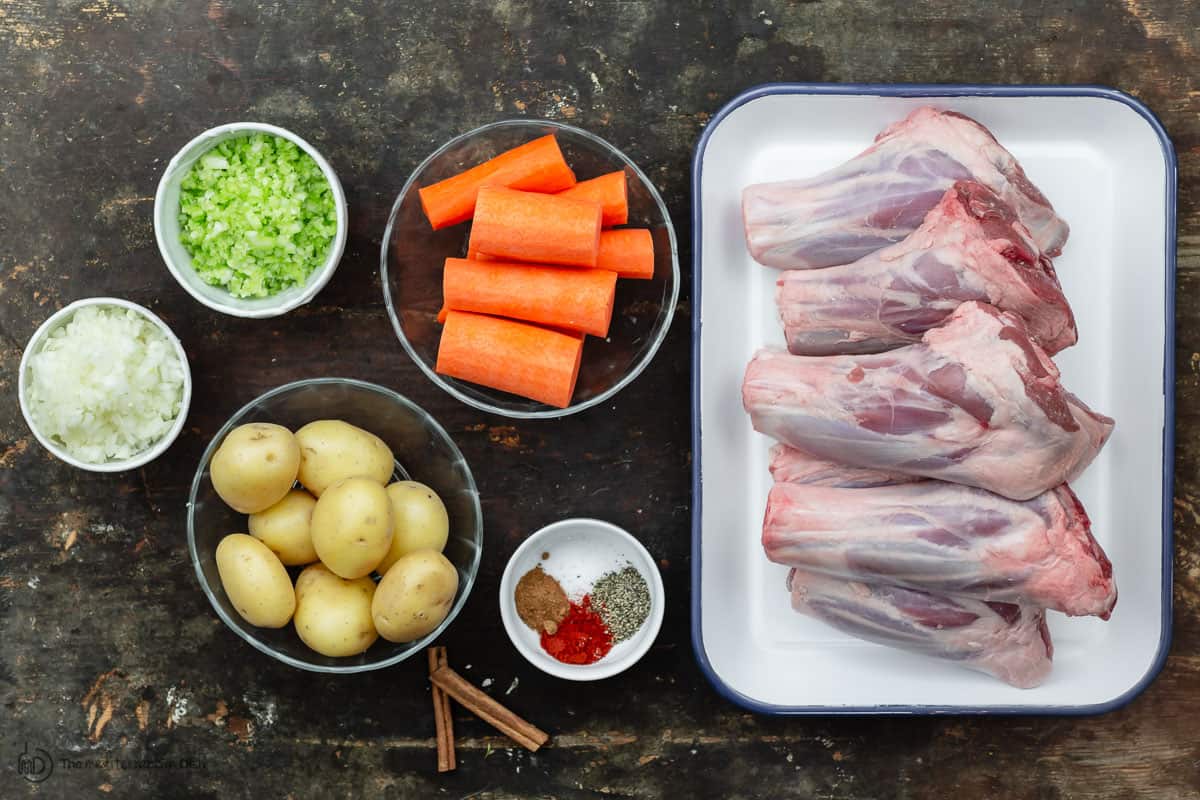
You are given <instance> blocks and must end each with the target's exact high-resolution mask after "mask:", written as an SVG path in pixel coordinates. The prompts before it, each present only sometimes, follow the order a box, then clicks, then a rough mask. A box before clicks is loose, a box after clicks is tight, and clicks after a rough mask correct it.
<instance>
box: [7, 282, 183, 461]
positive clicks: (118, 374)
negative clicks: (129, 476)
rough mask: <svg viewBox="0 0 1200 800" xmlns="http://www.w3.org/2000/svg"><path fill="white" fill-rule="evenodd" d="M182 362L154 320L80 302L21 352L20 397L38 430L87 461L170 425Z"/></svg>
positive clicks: (127, 454)
mask: <svg viewBox="0 0 1200 800" xmlns="http://www.w3.org/2000/svg"><path fill="white" fill-rule="evenodd" d="M183 381H184V372H183V364H182V363H181V362H180V360H179V356H178V354H176V352H175V347H174V345H173V344H172V342H171V341H170V339H168V338H167V336H166V334H165V333H163V331H162V329H160V328H159V327H158V326H157V325H155V324H154V323H153V322H151V321H150V320H149V319H147V318H146V317H145V316H143V315H142V314H139V313H138V312H136V311H134V310H132V309H127V308H122V307H119V306H85V307H84V308H81V309H79V310H78V311H76V312H75V314H73V315H72V316H71V318H70V319H69V320H68V321H67V322H66V323H65V324H64V325H61V326H60V327H58V328H55V329H54V330H52V331H50V333H49V335H48V336H47V337H46V339H45V340H44V342H43V344H42V346H41V348H40V349H39V350H38V351H37V352H36V353H35V354H34V355H33V356H32V357H31V358H30V359H29V366H28V372H27V374H26V389H25V400H26V403H27V405H28V408H29V410H30V415H31V416H32V418H33V423H34V425H35V426H36V427H37V429H38V432H39V433H41V434H42V435H43V436H45V437H47V438H49V439H51V440H52V441H54V442H55V443H56V444H58V445H60V446H61V447H62V448H63V449H64V450H65V451H66V452H67V453H69V454H70V455H71V456H73V457H75V458H77V459H79V460H80V461H84V462H86V463H89V464H100V463H103V462H105V461H123V460H125V459H127V458H132V457H133V456H136V455H138V454H139V453H142V452H145V451H146V450H148V449H149V448H150V447H152V446H153V445H154V444H155V443H156V442H157V441H158V440H160V439H161V438H162V437H163V436H164V435H166V434H167V432H168V431H170V429H171V426H172V425H173V424H174V422H175V419H176V417H177V416H178V415H179V411H180V406H181V405H182V403H183Z"/></svg>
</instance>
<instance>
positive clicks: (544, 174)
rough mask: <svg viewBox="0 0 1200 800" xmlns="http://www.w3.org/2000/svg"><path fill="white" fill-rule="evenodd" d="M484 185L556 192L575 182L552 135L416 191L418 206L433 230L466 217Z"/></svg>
mask: <svg viewBox="0 0 1200 800" xmlns="http://www.w3.org/2000/svg"><path fill="white" fill-rule="evenodd" d="M485 184H490V185H495V186H511V187H512V188H514V189H522V190H524V191H529V192H557V191H560V190H562V189H566V188H568V187H570V186H574V185H575V173H574V172H572V171H571V168H570V167H569V166H567V162H566V159H564V158H563V154H562V150H560V149H559V148H558V140H557V139H555V138H554V134H552V133H551V134H547V135H546V136H543V137H541V138H539V139H534V140H533V141H532V142H526V143H525V144H523V145H521V146H520V147H514V148H513V149H511V150H506V151H505V152H503V153H501V154H500V155H498V156H496V157H495V158H491V159H489V160H487V161H485V162H483V163H482V164H479V165H478V166H475V167H472V168H471V169H469V170H467V171H466V172H460V173H459V174H457V175H454V176H452V177H449V178H446V179H445V180H443V181H438V182H437V183H435V184H432V185H430V186H426V187H424V188H422V189H420V190H418V194H419V195H420V197H421V208H423V209H424V210H425V216H426V217H428V218H429V223H430V224H431V225H432V226H433V229H434V230H435V231H436V230H439V229H441V228H446V227H449V226H450V225H456V224H458V223H459V222H465V221H466V220H468V219H470V218H471V214H472V213H473V212H474V211H475V195H476V193H478V191H479V187H481V186H483V185H485Z"/></svg>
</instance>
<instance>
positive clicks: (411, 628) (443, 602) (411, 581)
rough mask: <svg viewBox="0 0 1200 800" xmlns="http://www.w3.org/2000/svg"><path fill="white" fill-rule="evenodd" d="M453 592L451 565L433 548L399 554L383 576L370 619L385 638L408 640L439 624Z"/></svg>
mask: <svg viewBox="0 0 1200 800" xmlns="http://www.w3.org/2000/svg"><path fill="white" fill-rule="evenodd" d="M457 592H458V571H457V570H456V569H454V565H453V564H451V563H450V562H449V561H448V560H447V559H446V557H445V556H444V555H442V554H441V553H439V552H437V551H436V550H418V551H416V552H415V553H409V554H408V555H406V556H401V557H400V559H399V560H397V561H396V563H395V564H393V565H392V568H391V569H389V570H388V571H387V573H386V574H385V575H384V576H383V580H381V581H380V582H379V587H378V588H377V589H376V590H375V599H374V600H373V601H372V602H371V619H372V620H374V622H375V629H376V630H377V631H379V635H380V636H382V637H383V638H385V639H387V640H388V641H389V642H411V641H412V640H413V639H419V638H421V637H422V636H424V635H425V634H427V633H429V632H430V631H432V630H433V629H434V628H436V627H437V626H438V625H441V624H442V620H444V619H445V618H446V615H447V614H449V613H450V606H451V605H453V604H454V595H455V594H457Z"/></svg>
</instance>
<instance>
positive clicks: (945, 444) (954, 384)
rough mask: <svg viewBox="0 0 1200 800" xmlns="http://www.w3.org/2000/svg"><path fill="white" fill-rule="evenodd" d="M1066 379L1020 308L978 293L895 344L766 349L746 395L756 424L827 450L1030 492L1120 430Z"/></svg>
mask: <svg viewBox="0 0 1200 800" xmlns="http://www.w3.org/2000/svg"><path fill="white" fill-rule="evenodd" d="M1058 377H1059V374H1058V368H1057V367H1055V365H1054V362H1053V361H1051V360H1050V358H1049V356H1047V355H1046V354H1045V352H1044V351H1042V349H1041V348H1040V347H1038V346H1037V345H1036V344H1034V343H1033V342H1031V341H1030V340H1029V335H1028V333H1027V332H1026V330H1025V325H1024V323H1022V322H1021V320H1020V318H1019V317H1017V316H1015V315H1013V314H1010V313H1007V312H1001V311H998V310H996V309H995V308H993V307H992V306H990V305H986V304H984V303H976V302H968V303H964V304H963V305H961V306H959V307H958V308H957V309H956V310H955V311H954V313H953V314H951V315H950V317H949V318H948V319H947V321H946V323H945V324H944V325H942V326H941V327H938V328H933V329H932V330H929V331H927V332H926V333H925V335H924V337H922V339H921V341H920V342H918V343H916V344H911V345H908V346H907V347H901V348H899V349H897V350H892V351H891V352H888V353H882V354H879V355H866V356H826V357H809V356H793V355H790V354H789V353H786V352H784V351H782V350H779V349H772V348H767V349H763V350H759V351H758V353H756V354H755V356H754V358H753V359H752V360H751V362H750V364H749V365H748V366H747V367H746V376H745V379H744V381H743V383H742V403H743V405H744V406H745V408H746V411H747V412H749V414H750V418H751V421H752V423H753V424H754V428H755V430H758V431H761V432H762V433H765V434H767V435H768V436H771V437H774V438H775V439H778V440H779V441H781V442H783V443H785V444H789V445H791V446H793V447H798V448H800V449H801V450H804V451H805V452H806V453H811V454H812V455H814V456H816V457H818V458H823V459H826V460H829V461H834V462H836V463H843V464H849V465H852V466H858V467H869V468H871V469H879V470H884V471H886V472H903V473H905V474H908V475H921V476H924V477H927V478H938V479H941V480H947V481H953V482H955V483H965V484H967V485H970V486H978V487H980V488H983V489H988V490H990V491H993V492H997V493H999V494H1002V495H1004V496H1006V497H1011V498H1013V499H1016V500H1028V499H1029V498H1031V497H1035V496H1037V495H1039V494H1041V493H1042V492H1044V491H1046V490H1047V489H1052V488H1054V487H1055V486H1058V485H1059V484H1060V483H1066V482H1068V481H1070V480H1071V479H1073V478H1075V477H1076V476H1077V475H1079V474H1080V473H1081V472H1082V471H1083V470H1084V469H1085V468H1086V467H1087V465H1088V464H1090V463H1091V461H1092V459H1093V458H1095V456H1096V454H1097V453H1098V452H1099V451H1100V448H1101V447H1103V446H1104V443H1105V441H1106V440H1107V439H1108V436H1109V434H1110V433H1111V432H1112V427H1113V421H1112V420H1111V419H1109V418H1108V417H1105V416H1103V415H1100V414H1097V413H1095V412H1093V411H1092V410H1091V409H1089V408H1088V407H1087V406H1086V405H1084V404H1083V402H1082V401H1080V400H1079V399H1078V398H1076V397H1075V396H1074V395H1072V394H1071V393H1070V392H1067V391H1066V390H1065V389H1063V388H1062V385H1061V384H1060V383H1059V381H1058Z"/></svg>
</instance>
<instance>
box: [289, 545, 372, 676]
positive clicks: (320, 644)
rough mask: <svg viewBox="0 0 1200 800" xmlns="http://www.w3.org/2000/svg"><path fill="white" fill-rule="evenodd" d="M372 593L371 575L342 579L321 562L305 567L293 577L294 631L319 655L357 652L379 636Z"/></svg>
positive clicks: (342, 655)
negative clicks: (376, 630)
mask: <svg viewBox="0 0 1200 800" xmlns="http://www.w3.org/2000/svg"><path fill="white" fill-rule="evenodd" d="M374 595H375V582H374V581H372V580H371V579H370V578H358V579H356V580H345V579H343V578H339V577H338V576H337V575H335V574H333V573H332V572H330V571H329V569H328V568H327V567H326V566H325V565H323V564H313V565H312V566H309V567H306V568H305V569H304V571H303V572H301V573H300V577H299V578H297V579H296V615H295V618H294V623H295V626H296V633H297V634H298V635H299V636H300V639H301V641H303V642H304V644H306V645H307V646H308V647H309V648H311V649H313V650H315V651H316V652H318V653H320V654H321V655H324V656H330V657H333V658H342V657H344V656H353V655H358V654H359V653H362V652H364V651H365V650H366V649H367V648H369V647H370V646H371V645H372V644H374V643H375V640H376V639H378V638H379V634H378V633H376V632H375V626H374V624H373V623H372V622H371V600H372V598H373V597H374Z"/></svg>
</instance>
